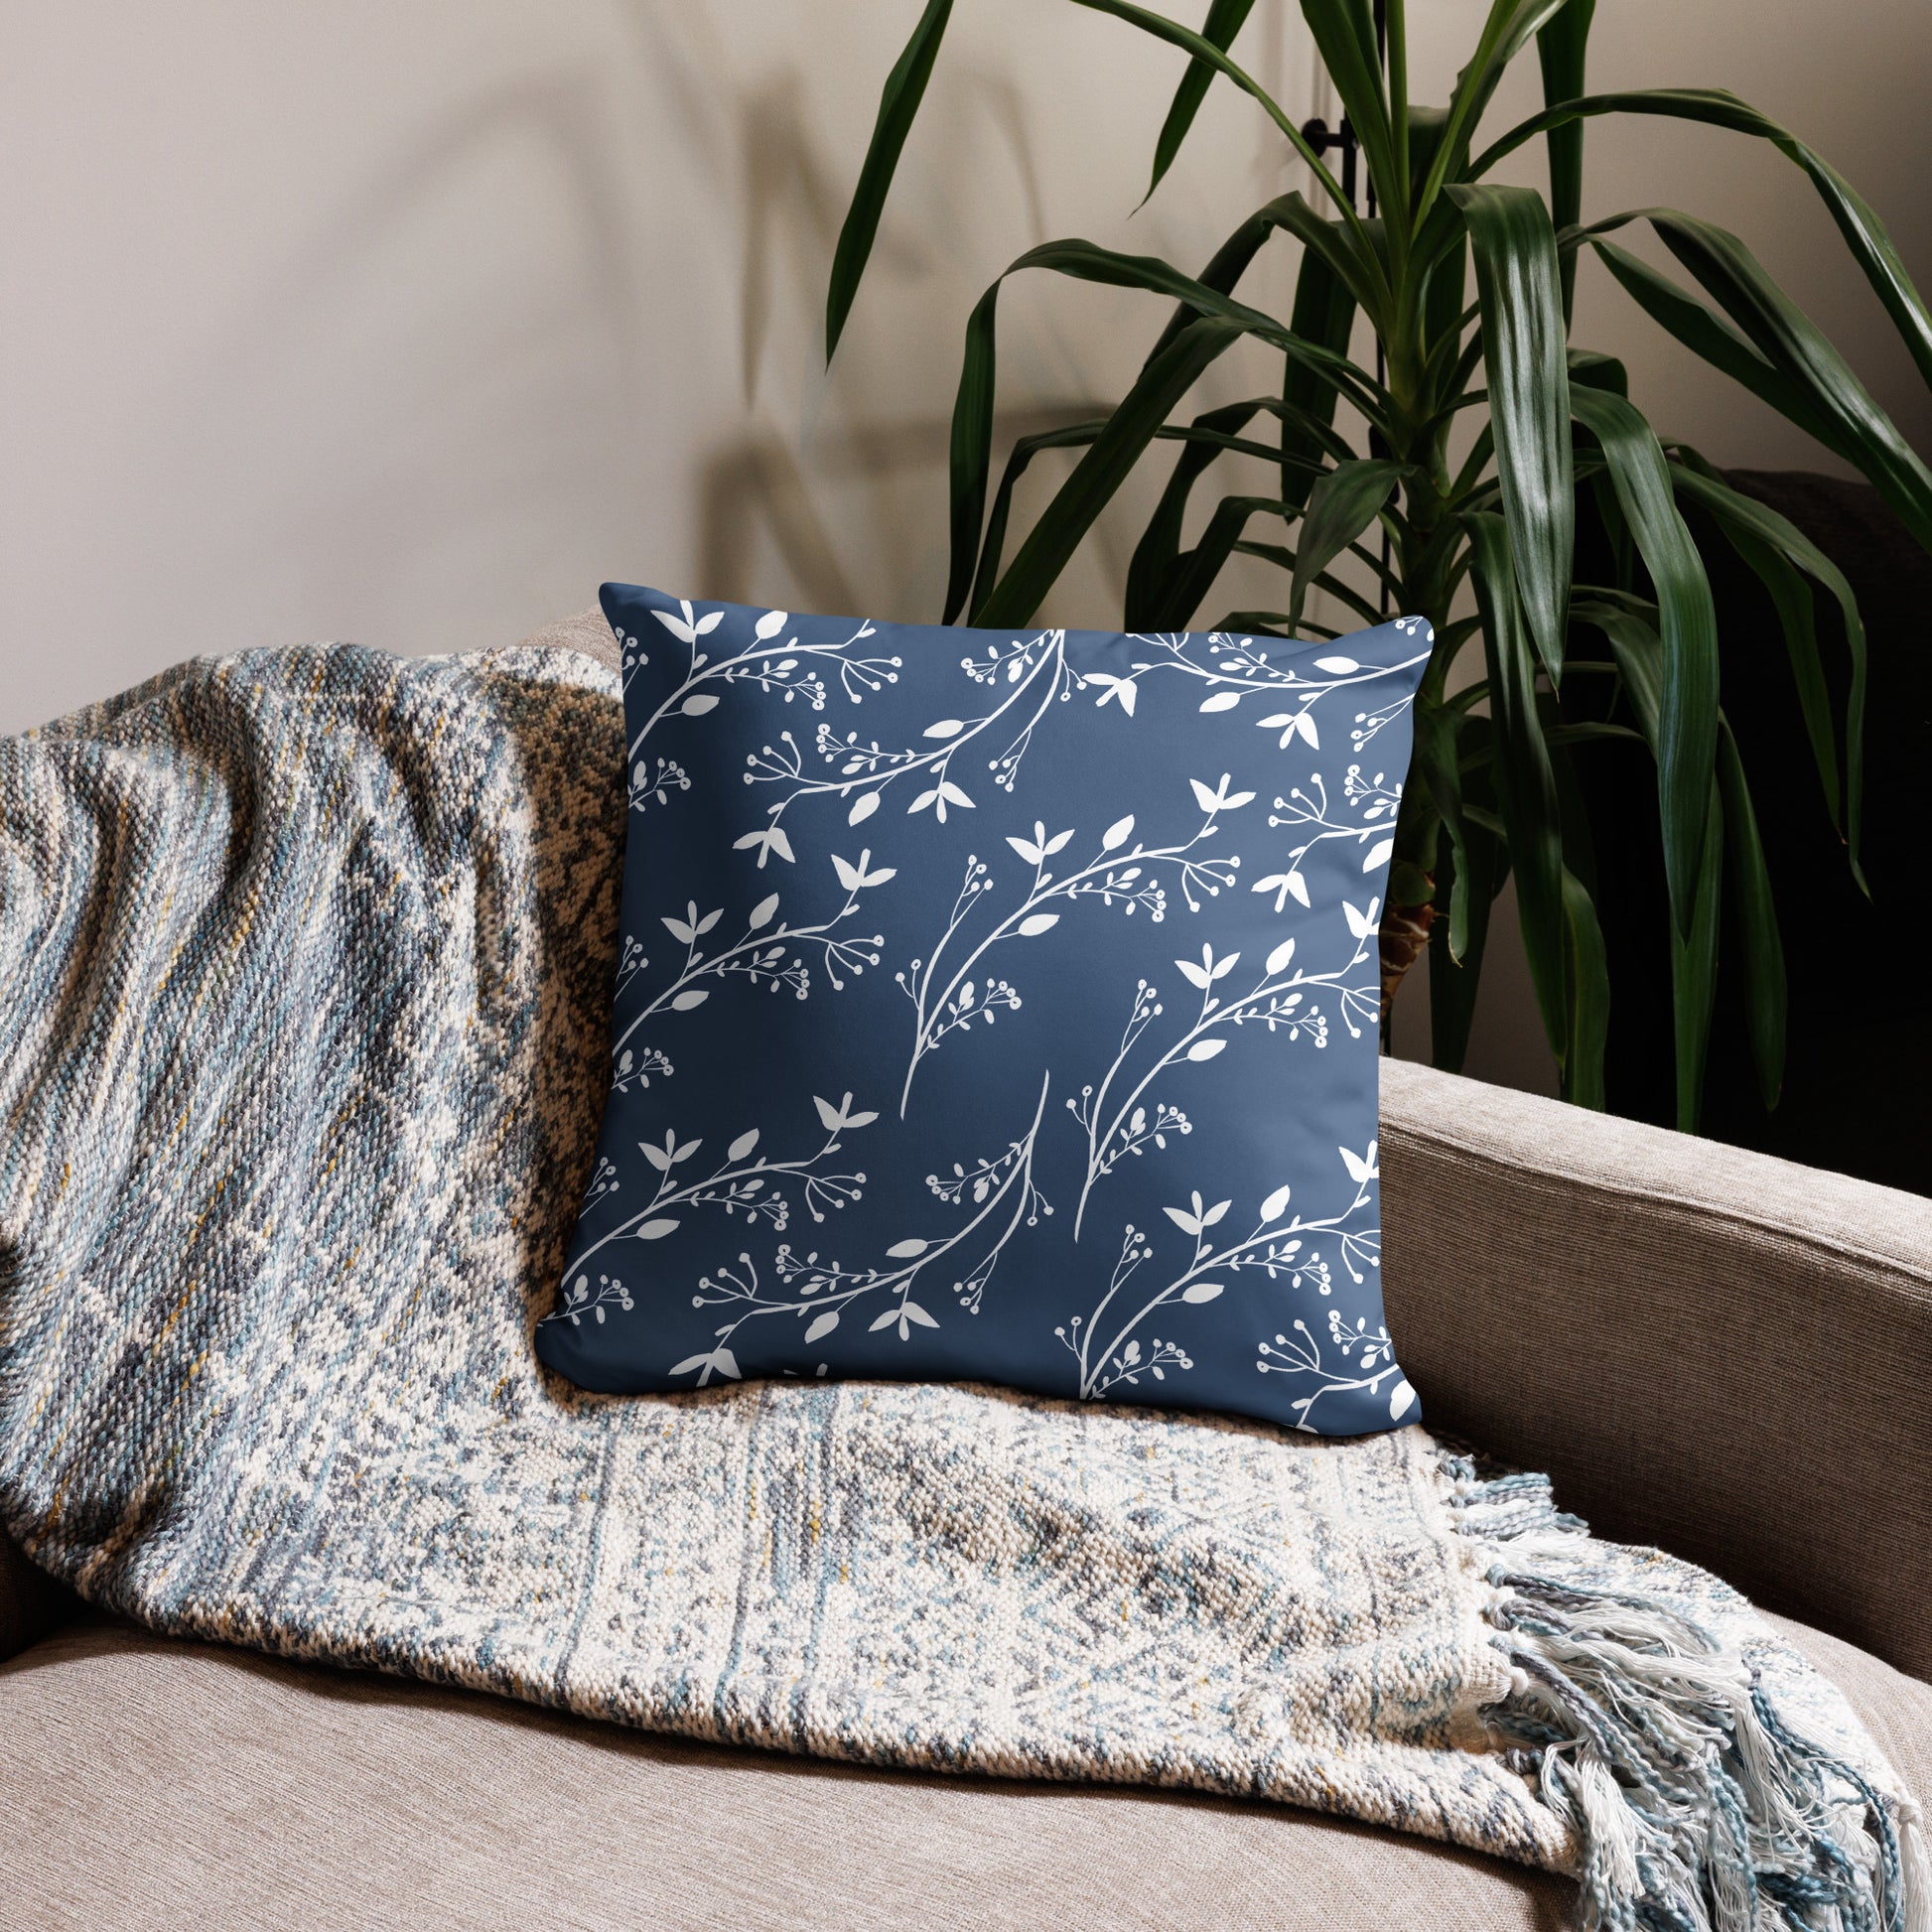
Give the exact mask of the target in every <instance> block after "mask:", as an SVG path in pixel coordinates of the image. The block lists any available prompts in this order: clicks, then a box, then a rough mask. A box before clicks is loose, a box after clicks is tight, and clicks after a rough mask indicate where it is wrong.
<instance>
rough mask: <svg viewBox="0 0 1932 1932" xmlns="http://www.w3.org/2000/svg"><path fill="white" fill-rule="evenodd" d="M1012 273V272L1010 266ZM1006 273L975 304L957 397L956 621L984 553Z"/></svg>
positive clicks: (953, 459)
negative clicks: (983, 530)
mask: <svg viewBox="0 0 1932 1932" xmlns="http://www.w3.org/2000/svg"><path fill="white" fill-rule="evenodd" d="M1009 272H1011V271H1009ZM1005 280H1006V277H1005V276H1002V277H1001V278H1000V281H999V282H995V283H994V284H993V286H992V287H991V288H990V289H988V290H987V291H986V293H985V294H984V295H983V296H981V297H980V299H979V300H978V301H977V302H976V303H974V304H973V313H972V314H971V315H970V316H968V317H967V318H966V347H965V351H964V353H963V354H962V355H961V357H960V362H959V388H958V391H957V393H956V394H955V395H954V397H953V405H952V433H951V440H950V443H949V446H948V452H947V463H948V470H949V474H950V478H951V490H952V566H951V570H950V572H949V574H948V576H947V579H946V608H945V616H944V618H943V620H942V621H944V622H946V623H951V622H952V621H953V620H954V619H955V618H956V617H958V615H959V613H960V611H961V609H962V608H963V607H964V605H965V602H966V595H967V592H968V590H969V589H970V588H971V586H972V582H973V560H974V558H975V557H976V556H977V555H978V554H979V543H980V525H981V524H982V523H983V522H984V521H985V519H986V480H987V474H988V472H989V471H990V469H991V468H992V463H993V389H994V380H995V376H996V373H997V363H998V348H997V345H996V340H995V332H996V327H997V324H998V319H999V304H1000V286H1001V283H1002V282H1004V281H1005Z"/></svg>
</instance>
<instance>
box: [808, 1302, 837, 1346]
mask: <svg viewBox="0 0 1932 1932" xmlns="http://www.w3.org/2000/svg"><path fill="white" fill-rule="evenodd" d="M838 1325H839V1311H838V1310H837V1309H827V1310H826V1311H825V1312H824V1313H823V1314H821V1315H820V1316H819V1317H818V1318H817V1320H815V1321H814V1322H813V1323H812V1325H811V1326H810V1327H809V1328H807V1329H806V1330H805V1339H806V1340H807V1341H822V1340H823V1339H824V1338H825V1337H826V1336H827V1335H829V1334H830V1333H831V1332H832V1330H833V1329H834V1328H836V1327H837V1326H838Z"/></svg>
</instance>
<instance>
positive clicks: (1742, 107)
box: [1469, 87, 1932, 382]
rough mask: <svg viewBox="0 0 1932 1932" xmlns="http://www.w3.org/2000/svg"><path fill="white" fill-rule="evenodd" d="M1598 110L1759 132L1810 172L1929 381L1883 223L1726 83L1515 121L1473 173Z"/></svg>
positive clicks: (1922, 322)
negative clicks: (1532, 141)
mask: <svg viewBox="0 0 1932 1932" xmlns="http://www.w3.org/2000/svg"><path fill="white" fill-rule="evenodd" d="M1593 114H1663V115H1667V116H1669V117H1671V118H1672V119H1675V120H1689V121H1702V122H1704V123H1706V124H1707V125H1709V126H1712V127H1721V128H1726V129H1729V130H1730V131H1732V132H1733V133H1738V134H1747V135H1752V136H1755V137H1756V138H1758V139H1760V140H1765V141H1769V142H1770V143H1771V145H1772V146H1773V147H1775V148H1776V149H1778V151H1779V152H1780V153H1781V154H1783V155H1785V156H1786V157H1787V158H1788V159H1790V160H1792V161H1795V162H1796V163H1797V164H1798V166H1799V167H1800V168H1802V169H1803V170H1804V171H1805V173H1806V174H1807V175H1808V176H1809V177H1810V178H1811V183H1812V186H1813V187H1814V188H1816V189H1817V191H1818V193H1819V196H1820V197H1821V198H1822V200H1823V201H1824V203H1825V206H1826V207H1827V208H1828V209H1829V210H1830V211H1831V216H1832V219H1833V220H1834V221H1835V222H1837V224H1838V229H1839V232H1840V234H1842V235H1843V236H1844V237H1845V241H1846V245H1847V246H1848V247H1849V248H1850V249H1851V251H1852V254H1853V257H1854V259H1855V260H1856V261H1857V262H1858V264H1859V266H1860V268H1861V269H1863V272H1864V277H1865V280H1866V281H1867V282H1869V283H1870V284H1871V287H1872V289H1873V290H1874V291H1875V292H1876V294H1877V297H1878V299H1879V301H1880V302H1882V303H1883V304H1884V306H1885V312H1886V313H1887V314H1888V315H1889V316H1890V317H1891V319H1892V323H1893V325H1894V326H1895V327H1896V329H1897V330H1898V333H1899V335H1900V336H1901V337H1903V338H1904V341H1905V345H1906V347H1907V348H1908V349H1910V350H1911V353H1912V359H1913V360H1914V361H1915V362H1917V364H1918V367H1919V373H1920V374H1921V375H1922V376H1923V377H1924V378H1925V380H1926V381H1927V382H1932V314H1928V312H1927V309H1926V306H1925V302H1924V299H1923V298H1922V297H1921V296H1920V294H1919V292H1918V290H1917V289H1916V288H1915V287H1914V286H1913V283H1912V278H1911V276H1910V275H1909V274H1907V272H1906V269H1905V264H1904V261H1903V260H1902V259H1901V257H1900V256H1899V253H1898V250H1897V248H1896V247H1895V246H1894V245H1893V243H1892V239H1891V236H1890V235H1889V234H1887V233H1886V231H1885V224H1884V223H1883V222H1882V221H1880V220H1879V219H1878V216H1877V214H1876V213H1875V212H1874V211H1873V210H1872V208H1871V207H1870V206H1869V205H1868V204H1867V203H1866V202H1865V201H1864V199H1863V197H1862V196H1861V195H1860V194H1859V193H1858V191H1857V190H1856V189H1855V188H1853V186H1852V185H1851V183H1850V182H1848V181H1847V180H1846V179H1845V177H1844V176H1843V175H1841V174H1840V173H1839V172H1838V171H1837V170H1836V169H1835V168H1832V167H1830V166H1829V165H1828V164H1827V163H1826V162H1825V161H1823V160H1822V159H1820V157H1819V156H1818V155H1816V154H1815V153H1813V151H1812V150H1811V149H1810V148H1808V147H1807V146H1806V145H1805V144H1804V143H1803V142H1802V141H1800V140H1799V139H1798V138H1797V136H1796V135H1794V134H1793V133H1791V131H1790V130H1789V129H1788V128H1784V127H1781V126H1779V125H1778V123H1777V122H1776V121H1774V120H1772V119H1771V118H1770V117H1769V116H1768V115H1766V114H1761V113H1759V112H1758V110H1757V109H1756V108H1755V107H1752V106H1751V105H1750V104H1749V103H1748V102H1746V101H1742V100H1739V99H1738V98H1737V96H1736V95H1735V94H1732V93H1727V92H1725V91H1724V90H1723V89H1721V88H1709V89H1706V88H1690V87H1686V88H1659V89H1655V90H1645V91H1639V92H1634V93H1614V94H1592V95H1589V96H1588V97H1587V98H1585V99H1581V100H1572V101H1568V102H1566V103H1564V104H1562V105H1560V106H1552V107H1549V108H1546V109H1545V111H1544V112H1543V113H1541V114H1538V115H1536V116H1534V117H1533V118H1532V119H1530V120H1527V121H1524V122H1523V123H1522V124H1521V125H1520V126H1517V127H1513V128H1511V129H1510V130H1509V132H1508V133H1507V134H1505V135H1504V136H1503V137H1502V139H1501V140H1499V141H1497V142H1496V143H1495V145H1494V146H1493V147H1490V148H1488V149H1487V150H1485V151H1484V153H1483V154H1482V156H1481V157H1480V158H1479V159H1478V160H1476V161H1475V162H1473V163H1472V164H1471V166H1470V170H1469V173H1470V178H1471V179H1480V178H1481V176H1483V175H1484V174H1486V173H1487V172H1488V170H1489V169H1490V168H1491V167H1492V166H1494V164H1495V163H1496V162H1498V161H1500V160H1501V159H1502V157H1503V156H1504V155H1506V154H1508V153H1510V152H1511V151H1512V150H1513V149H1515V148H1518V147H1520V146H1521V145H1522V144H1523V143H1524V142H1525V141H1527V140H1530V139H1532V138H1533V137H1534V136H1535V135H1537V134H1540V133H1546V132H1548V131H1550V130H1551V129H1553V128H1555V127H1557V126H1559V125H1561V124H1563V123H1566V122H1572V121H1582V120H1584V119H1586V118H1587V117H1588V116H1590V115H1593Z"/></svg>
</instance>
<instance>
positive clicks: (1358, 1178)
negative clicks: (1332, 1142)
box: [1335, 1141, 1382, 1187]
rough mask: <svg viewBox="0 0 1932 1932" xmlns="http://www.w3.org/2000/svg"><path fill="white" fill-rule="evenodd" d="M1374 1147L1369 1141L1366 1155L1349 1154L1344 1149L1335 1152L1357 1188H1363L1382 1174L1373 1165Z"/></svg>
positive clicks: (1374, 1144) (1372, 1142) (1373, 1143)
mask: <svg viewBox="0 0 1932 1932" xmlns="http://www.w3.org/2000/svg"><path fill="white" fill-rule="evenodd" d="M1376 1145H1377V1144H1376V1143H1375V1142H1374V1141H1370V1142H1369V1144H1368V1152H1367V1153H1366V1154H1351V1153H1350V1152H1349V1151H1348V1149H1347V1148H1345V1147H1344V1148H1337V1149H1336V1150H1335V1152H1336V1153H1337V1154H1339V1155H1340V1156H1341V1165H1342V1166H1343V1167H1344V1168H1346V1169H1347V1170H1348V1177H1349V1179H1350V1180H1352V1181H1353V1182H1354V1183H1355V1185H1356V1186H1357V1187H1361V1186H1365V1185H1366V1184H1367V1183H1368V1182H1369V1181H1371V1180H1373V1179H1374V1178H1375V1177H1376V1175H1377V1174H1379V1173H1381V1172H1382V1171H1381V1169H1380V1168H1378V1167H1377V1166H1376V1164H1375V1150H1376Z"/></svg>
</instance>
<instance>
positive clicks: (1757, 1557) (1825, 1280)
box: [1382, 1060, 1932, 1677]
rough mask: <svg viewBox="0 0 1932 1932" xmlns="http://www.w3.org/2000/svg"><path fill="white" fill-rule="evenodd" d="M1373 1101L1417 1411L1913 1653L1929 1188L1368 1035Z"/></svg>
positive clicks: (1741, 1576) (1927, 1646) (1923, 1651)
mask: <svg viewBox="0 0 1932 1932" xmlns="http://www.w3.org/2000/svg"><path fill="white" fill-rule="evenodd" d="M1382 1123H1383V1126H1382V1159H1383V1165H1384V1169H1385V1173H1386V1175H1387V1180H1386V1184H1385V1187H1384V1190H1383V1191H1384V1199H1385V1201H1386V1203H1387V1211H1386V1216H1385V1219H1386V1235H1385V1252H1386V1262H1385V1266H1384V1270H1383V1273H1384V1275H1385V1278H1386V1279H1385V1283H1384V1292H1385V1294H1386V1296H1387V1303H1388V1315H1389V1328H1390V1332H1391V1333H1392V1334H1393V1335H1394V1336H1395V1337H1396V1340H1397V1344H1398V1346H1399V1347H1400V1348H1401V1350H1402V1358H1403V1362H1404V1364H1405V1366H1406V1367H1407V1369H1408V1371H1409V1374H1410V1377H1411V1379H1412V1380H1413V1381H1414V1382H1415V1384H1416V1386H1417V1388H1418V1389H1420V1390H1421V1391H1422V1396H1423V1404H1424V1412H1425V1414H1426V1415H1427V1416H1428V1418H1429V1420H1430V1423H1431V1424H1432V1426H1434V1427H1435V1428H1437V1429H1441V1430H1447V1431H1449V1432H1450V1433H1451V1434H1453V1435H1457V1436H1461V1437H1464V1438H1466V1439H1467V1440H1468V1441H1470V1442H1472V1443H1476V1444H1479V1445H1480V1446H1481V1447H1482V1449H1484V1450H1486V1451H1487V1452H1488V1453H1490V1454H1492V1455H1494V1456H1497V1457H1498V1458H1500V1459H1501V1460H1503V1461H1506V1462H1510V1463H1514V1464H1516V1465H1517V1466H1519V1467H1523V1468H1533V1469H1543V1470H1547V1471H1548V1472H1549V1474H1550V1475H1551V1476H1552V1477H1553V1478H1554V1481H1555V1485H1556V1494H1557V1497H1558V1499H1559V1501H1560V1502H1561V1503H1562V1505H1563V1506H1564V1507H1565V1508H1566V1509H1571V1510H1575V1511H1576V1512H1577V1514H1579V1515H1580V1516H1583V1517H1585V1518H1587V1520H1588V1522H1589V1525H1590V1527H1591V1529H1592V1530H1594V1531H1595V1532H1596V1533H1597V1534H1598V1535H1599V1536H1606V1537H1613V1538H1616V1539H1618V1540H1621V1541H1624V1542H1633V1543H1654V1544H1658V1545H1661V1546H1662V1547H1663V1548H1665V1549H1667V1550H1670V1551H1672V1552H1673V1553H1674V1554H1675V1555H1677V1556H1681V1557H1686V1558H1689V1559H1690V1560H1691V1561H1692V1562H1694V1563H1699V1564H1702V1565H1704V1566H1705V1567H1706V1568H1707V1569H1710V1570H1713V1571H1716V1572H1717V1574H1718V1575H1719V1576H1721V1577H1723V1578H1724V1579H1725V1581H1726V1582H1727V1583H1730V1584H1733V1585H1735V1586H1736V1587H1737V1588H1739V1589H1741V1590H1743V1591H1744V1592H1745V1594H1746V1595H1748V1596H1750V1597H1751V1598H1752V1599H1753V1600H1755V1601H1756V1602H1758V1603H1760V1604H1762V1605H1764V1606H1765V1607H1766V1608H1769V1609H1773V1610H1782V1611H1785V1612H1786V1613H1788V1614H1790V1615H1793V1616H1802V1617H1806V1618H1808V1619H1809V1620H1810V1621H1812V1622H1814V1623H1819V1624H1827V1625H1829V1626H1830V1627H1831V1628H1832V1629H1833V1630H1835V1631H1836V1632H1838V1633H1839V1634H1840V1635H1841V1636H1843V1637H1846V1638H1848V1639H1849V1640H1851V1641H1853V1642H1855V1643H1858V1644H1861V1645H1862V1646H1863V1647H1864V1648H1865V1649H1867V1650H1870V1651H1872V1652H1874V1653H1875V1654H1876V1655H1878V1656H1880V1657H1883V1658H1885V1659H1886V1660H1887V1661H1888V1662H1890V1663H1892V1664H1895V1665H1897V1666H1898V1667H1899V1668H1900V1669H1901V1670H1906V1671H1910V1672H1911V1673H1912V1674H1913V1675H1914V1676H1918V1677H1932V1590H1928V1588H1927V1584H1928V1565H1927V1559H1926V1548H1927V1540H1928V1536H1932V1431H1928V1430H1927V1428H1926V1421H1925V1401H1926V1397H1925V1391H1926V1386H1927V1381H1928V1372H1932V1204H1928V1203H1927V1202H1926V1201H1925V1200H1923V1199H1921V1198H1920V1197H1919V1196H1917V1195H1915V1194H1904V1193H1898V1192H1895V1191H1893V1190H1892V1189H1890V1188H1885V1187H1876V1186H1873V1185H1871V1184H1869V1183H1868V1182H1865V1181H1861V1180H1853V1179H1850V1178H1848V1177H1846V1176H1844V1175H1840V1174H1830V1173H1820V1172H1818V1171H1816V1170H1813V1169H1809V1168H1795V1167H1792V1166H1790V1165H1789V1164H1788V1163H1785V1162H1782V1161H1775V1160H1772V1159H1770V1158H1769V1157H1767V1156H1764V1155H1758V1154H1749V1153H1745V1152H1742V1151H1740V1150H1737V1149H1734V1148H1727V1147H1721V1146H1718V1145H1717V1144H1715V1143H1713V1142H1709V1141H1697V1142H1691V1141H1687V1140H1685V1139H1684V1138H1683V1137H1682V1136H1680V1135H1676V1134H1671V1133H1666V1132H1664V1131H1662V1130H1660V1129H1657V1128H1651V1127H1644V1126H1641V1125H1638V1124H1637V1123H1635V1122H1632V1121H1623V1120H1610V1119H1604V1118H1602V1117H1600V1116H1597V1115H1592V1114H1588V1113H1585V1112H1582V1111H1581V1110H1579V1109H1576V1108H1572V1107H1565V1106H1562V1105H1560V1104H1559V1103H1558V1102H1556V1101H1551V1100H1540V1099H1534V1098H1532V1097H1530V1096H1527V1095H1524V1094H1519V1093H1511V1092H1508V1091H1505V1090H1503V1089H1501V1088H1496V1087H1487V1086H1483V1085H1481V1084H1479V1083H1477V1082H1475V1081H1471V1080H1462V1079H1457V1078H1454V1077H1452V1076H1451V1075H1449V1074H1443V1073H1435V1072H1432V1071H1430V1070H1429V1069H1428V1068H1426V1067H1418V1066H1410V1065H1406V1064H1404V1063H1402V1062H1398V1061H1392V1060H1385V1061H1384V1062H1383V1078H1382ZM1846 1364H1852V1365H1854V1366H1855V1368H1856V1372H1855V1373H1852V1372H1847V1369H1846V1367H1845V1365H1846Z"/></svg>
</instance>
